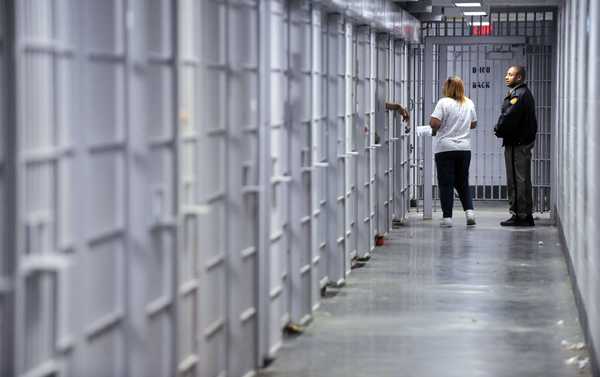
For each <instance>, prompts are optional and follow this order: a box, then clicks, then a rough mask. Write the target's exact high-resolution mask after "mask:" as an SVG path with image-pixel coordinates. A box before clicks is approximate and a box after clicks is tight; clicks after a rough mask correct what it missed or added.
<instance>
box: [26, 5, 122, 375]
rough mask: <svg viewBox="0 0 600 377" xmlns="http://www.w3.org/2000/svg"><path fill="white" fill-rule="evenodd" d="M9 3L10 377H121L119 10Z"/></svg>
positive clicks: (90, 6) (120, 34)
mask: <svg viewBox="0 0 600 377" xmlns="http://www.w3.org/2000/svg"><path fill="white" fill-rule="evenodd" d="M15 5H16V9H15V12H16V13H15V15H16V17H15V19H16V25H17V27H16V46H17V48H16V53H17V56H16V59H17V63H18V64H17V67H18V71H17V74H16V77H17V83H18V89H17V96H16V99H17V104H18V107H17V121H16V123H17V132H18V135H17V148H18V151H19V156H20V159H19V161H18V165H17V175H18V178H17V185H18V188H19V192H20V193H21V194H20V198H19V202H18V209H17V211H18V218H17V234H18V236H17V237H18V239H17V250H18V256H17V258H18V259H17V263H18V269H19V272H18V278H17V283H16V292H17V295H16V296H17V297H16V299H17V301H16V313H17V323H16V326H15V327H16V330H15V332H16V337H17V344H16V353H17V357H16V371H17V374H22V373H26V372H31V373H40V374H52V373H56V374H61V373H64V374H66V375H78V374H81V373H83V372H82V369H81V368H82V365H85V367H86V370H88V371H94V372H106V373H107V374H126V373H127V353H126V352H127V346H126V344H127V343H126V342H127V337H126V330H125V326H124V325H125V318H126V317H125V315H126V312H127V308H126V297H127V295H126V292H127V290H128V286H127V280H126V277H127V256H126V253H125V251H126V250H127V242H128V241H127V225H126V218H127V205H126V203H127V193H128V189H127V180H126V177H127V166H126V165H127V164H126V154H127V122H128V121H127V119H126V116H125V111H124V107H125V106H124V104H125V102H126V80H125V67H126V53H125V51H126V49H125V45H126V36H125V32H124V25H125V18H124V11H125V9H124V6H123V4H122V3H121V2H114V3H109V2H102V3H100V2H89V3H79V2H74V1H62V2H54V3H50V2H16V3H15ZM75 15H80V16H81V17H75ZM82 46H85V47H86V50H85V51H84V50H83V48H82ZM80 63H81V64H80ZM81 124H85V127H80V126H81ZM92 199H93V200H92ZM86 292H94V295H86V294H85V293H86Z"/></svg>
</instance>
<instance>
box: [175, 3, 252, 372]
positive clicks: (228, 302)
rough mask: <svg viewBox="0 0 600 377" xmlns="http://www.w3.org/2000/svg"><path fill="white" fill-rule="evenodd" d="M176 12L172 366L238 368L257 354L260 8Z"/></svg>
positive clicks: (189, 7) (248, 365)
mask: <svg viewBox="0 0 600 377" xmlns="http://www.w3.org/2000/svg"><path fill="white" fill-rule="evenodd" d="M179 11H180V22H179V25H180V29H179V33H180V39H179V40H180V58H179V60H180V63H179V64H180V84H179V86H180V94H179V97H180V102H181V104H180V118H181V126H180V135H181V136H180V144H181V152H180V153H181V157H180V162H181V165H180V167H181V179H180V202H181V207H180V214H181V220H180V221H181V240H182V246H181V252H180V255H179V260H178V264H179V288H178V294H179V296H180V297H179V300H180V304H179V310H178V312H179V320H178V325H179V345H178V346H179V349H178V351H179V361H178V372H179V373H180V374H181V375H211V376H217V375H221V374H228V375H229V374H231V375H245V374H247V373H250V372H251V371H252V370H253V369H254V367H255V365H256V361H257V357H256V355H255V353H254V350H255V349H256V346H257V333H256V329H257V316H256V313H257V308H256V304H257V300H258V297H257V291H258V288H257V284H258V277H257V271H258V264H257V243H258V239H257V232H258V229H257V227H258V223H259V222H258V219H257V216H258V203H257V193H258V191H259V189H260V187H259V184H258V169H257V167H258V150H257V148H258V125H257V121H258V113H257V109H258V61H257V59H258V42H257V35H258V26H257V20H258V8H257V4H256V3H255V2H244V3H235V4H229V3H224V2H218V1H209V0H206V1H202V2H195V1H182V2H181V3H180V9H179ZM230 103H235V106H236V107H235V109H236V111H230V110H229V107H228V106H229V104H230ZM200 290H201V291H202V294H200Z"/></svg>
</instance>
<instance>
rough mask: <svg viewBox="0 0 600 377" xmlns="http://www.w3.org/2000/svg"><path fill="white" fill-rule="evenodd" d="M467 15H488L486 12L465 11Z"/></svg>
mask: <svg viewBox="0 0 600 377" xmlns="http://www.w3.org/2000/svg"><path fill="white" fill-rule="evenodd" d="M463 14H464V15H465V16H485V15H487V13H486V12H481V11H480V12H464V13H463Z"/></svg>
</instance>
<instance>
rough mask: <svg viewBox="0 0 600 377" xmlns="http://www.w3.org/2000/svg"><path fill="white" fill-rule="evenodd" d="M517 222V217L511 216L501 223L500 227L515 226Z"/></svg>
mask: <svg viewBox="0 0 600 377" xmlns="http://www.w3.org/2000/svg"><path fill="white" fill-rule="evenodd" d="M518 222H519V218H518V217H517V215H512V216H511V218H510V219H508V220H504V221H501V222H500V225H502V226H517V223H518Z"/></svg>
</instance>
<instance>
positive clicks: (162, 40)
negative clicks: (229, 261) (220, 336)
mask: <svg viewBox="0 0 600 377" xmlns="http://www.w3.org/2000/svg"><path fill="white" fill-rule="evenodd" d="M130 6H131V8H130V10H129V12H131V14H133V15H134V16H135V19H136V20H138V22H135V23H133V25H131V26H130V31H131V33H129V39H128V43H129V51H130V52H129V56H130V57H129V60H130V61H135V62H137V64H138V66H139V67H140V68H142V67H143V69H136V70H130V71H129V75H128V80H129V81H128V82H129V84H128V85H129V88H130V89H129V93H130V100H129V102H130V106H129V109H130V110H129V111H128V114H129V119H130V124H131V126H130V130H129V137H130V139H131V143H130V144H131V146H130V149H131V153H130V160H129V165H130V168H129V182H130V187H131V189H130V193H131V195H130V198H129V202H130V203H131V207H130V208H131V210H130V211H131V212H130V218H129V223H130V226H131V237H132V240H133V242H132V246H131V247H130V248H129V252H130V254H131V255H144V258H143V260H142V259H141V258H135V257H134V258H132V259H131V263H130V273H129V286H130V294H129V305H130V313H131V316H132V319H131V329H132V330H133V333H134V334H136V336H137V337H138V338H139V339H142V340H143V342H141V344H138V345H133V344H132V345H131V346H130V349H132V350H135V352H132V357H131V370H130V374H131V375H132V376H147V375H148V374H153V375H156V376H172V375H173V373H174V371H175V368H176V359H175V356H176V338H175V335H176V331H175V330H176V322H175V321H176V316H175V314H176V307H175V302H176V300H175V298H176V267H177V266H176V260H177V221H176V219H177V217H176V216H177V215H176V214H177V203H176V198H177V177H176V172H177V157H178V156H177V153H176V146H177V142H176V141H177V134H176V131H177V129H178V127H177V126H176V125H177V124H178V119H177V111H176V108H177V102H176V101H177V87H176V84H177V81H176V61H175V58H176V55H175V53H176V51H175V43H174V41H175V15H176V14H175V13H176V9H175V7H174V5H173V3H172V2H170V1H168V0H152V1H132V2H130Z"/></svg>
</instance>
